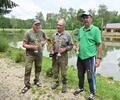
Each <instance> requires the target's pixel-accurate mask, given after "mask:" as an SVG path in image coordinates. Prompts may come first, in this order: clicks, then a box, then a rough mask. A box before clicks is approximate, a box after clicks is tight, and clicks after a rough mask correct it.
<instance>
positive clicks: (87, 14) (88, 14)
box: [80, 13, 92, 17]
mask: <svg viewBox="0 0 120 100" xmlns="http://www.w3.org/2000/svg"><path fill="white" fill-rule="evenodd" d="M85 16H90V17H92V15H91V14H90V13H84V14H82V15H81V16H80V17H85Z"/></svg>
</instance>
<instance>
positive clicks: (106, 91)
mask: <svg viewBox="0 0 120 100" xmlns="http://www.w3.org/2000/svg"><path fill="white" fill-rule="evenodd" d="M19 52H21V50H19V49H14V48H11V49H10V50H9V51H8V52H7V54H6V56H9V57H10V58H11V59H12V60H15V59H16V55H17V54H18V53H19ZM0 55H3V53H2V54H1V53H0ZM51 67H52V62H51V58H47V57H43V66H42V72H43V73H46V72H47V71H48V70H49V69H50V68H51ZM67 77H68V87H69V88H72V89H76V88H78V78H77V69H76V68H75V67H68V71H67ZM50 79H51V78H50ZM84 89H85V92H84V94H83V95H84V96H85V98H87V97H88V95H89V86H88V82H87V77H86V78H85V86H84ZM95 100H120V82H119V81H114V80H112V79H109V78H105V77H102V76H100V75H97V91H96V97H95Z"/></svg>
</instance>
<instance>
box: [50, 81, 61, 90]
mask: <svg viewBox="0 0 120 100" xmlns="http://www.w3.org/2000/svg"><path fill="white" fill-rule="evenodd" d="M58 86H59V83H54V84H52V86H51V89H52V90H54V89H56V88H57V87H58Z"/></svg>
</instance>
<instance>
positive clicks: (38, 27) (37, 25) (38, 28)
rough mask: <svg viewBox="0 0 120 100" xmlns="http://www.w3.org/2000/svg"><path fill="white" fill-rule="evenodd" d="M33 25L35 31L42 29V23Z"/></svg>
mask: <svg viewBox="0 0 120 100" xmlns="http://www.w3.org/2000/svg"><path fill="white" fill-rule="evenodd" d="M32 27H33V30H34V31H35V32H39V31H40V23H37V24H33V25H32Z"/></svg>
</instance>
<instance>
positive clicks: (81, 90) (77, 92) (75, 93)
mask: <svg viewBox="0 0 120 100" xmlns="http://www.w3.org/2000/svg"><path fill="white" fill-rule="evenodd" d="M81 92H83V89H78V90H76V91H75V92H74V93H73V94H74V95H78V94H80V93H81Z"/></svg>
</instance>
